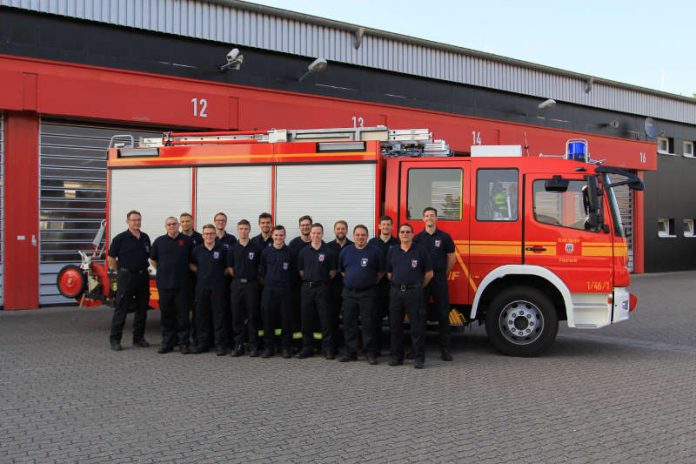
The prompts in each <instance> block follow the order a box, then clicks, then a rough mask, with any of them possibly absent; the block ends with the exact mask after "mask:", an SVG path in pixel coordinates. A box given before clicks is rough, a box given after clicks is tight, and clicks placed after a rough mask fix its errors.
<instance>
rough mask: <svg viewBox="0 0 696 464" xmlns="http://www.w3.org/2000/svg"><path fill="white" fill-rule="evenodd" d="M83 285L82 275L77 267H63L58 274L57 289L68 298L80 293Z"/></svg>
mask: <svg viewBox="0 0 696 464" xmlns="http://www.w3.org/2000/svg"><path fill="white" fill-rule="evenodd" d="M83 285H84V280H83V275H82V273H81V272H80V270H78V269H75V268H68V269H64V270H63V271H62V272H61V273H60V275H59V276H58V289H59V290H60V292H61V293H62V294H63V295H64V296H66V297H68V298H75V297H77V296H78V295H79V294H80V293H82V286H83Z"/></svg>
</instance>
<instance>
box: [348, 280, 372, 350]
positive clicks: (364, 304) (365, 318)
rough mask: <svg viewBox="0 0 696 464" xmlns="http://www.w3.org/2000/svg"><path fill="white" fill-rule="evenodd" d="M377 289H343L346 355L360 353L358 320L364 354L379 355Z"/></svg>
mask: <svg viewBox="0 0 696 464" xmlns="http://www.w3.org/2000/svg"><path fill="white" fill-rule="evenodd" d="M376 299H377V287H370V288H367V289H365V290H351V289H349V288H344V289H343V332H344V340H345V344H346V355H347V356H355V355H357V353H358V318H359V319H360V322H361V327H362V338H363V353H364V354H365V355H367V354H372V355H375V356H376V355H377V346H376V345H375V319H376V317H375V316H376V308H375V303H376Z"/></svg>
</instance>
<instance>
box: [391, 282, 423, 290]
mask: <svg viewBox="0 0 696 464" xmlns="http://www.w3.org/2000/svg"><path fill="white" fill-rule="evenodd" d="M422 286H423V285H422V284H415V285H398V284H392V287H394V288H395V289H397V290H399V291H400V292H405V291H408V290H413V289H414V288H421V287H422Z"/></svg>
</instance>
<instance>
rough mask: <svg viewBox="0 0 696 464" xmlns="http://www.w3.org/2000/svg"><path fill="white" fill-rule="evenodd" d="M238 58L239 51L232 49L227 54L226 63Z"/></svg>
mask: <svg viewBox="0 0 696 464" xmlns="http://www.w3.org/2000/svg"><path fill="white" fill-rule="evenodd" d="M238 56H239V49H238V48H233V49H232V50H230V52H229V53H228V54H227V62H228V63H233V62H234V61H235V60H236V59H237V57H238Z"/></svg>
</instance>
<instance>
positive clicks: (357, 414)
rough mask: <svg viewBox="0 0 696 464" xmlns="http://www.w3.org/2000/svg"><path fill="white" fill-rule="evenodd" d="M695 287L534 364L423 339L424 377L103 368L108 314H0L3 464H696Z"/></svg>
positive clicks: (110, 355)
mask: <svg viewBox="0 0 696 464" xmlns="http://www.w3.org/2000/svg"><path fill="white" fill-rule="evenodd" d="M695 282H696V273H693V272H688V273H674V274H661V275H645V276H639V277H637V278H635V279H634V290H635V292H636V293H637V294H638V297H639V309H638V312H637V313H636V314H635V317H634V318H633V319H632V320H631V321H629V322H627V323H623V324H619V325H617V326H614V327H609V328H606V329H603V330H599V331H577V330H569V329H567V328H562V329H561V333H560V335H559V338H558V340H557V342H556V344H555V345H554V346H553V347H552V349H551V350H550V352H549V353H547V355H545V356H544V357H542V358H538V359H516V358H508V357H504V356H500V355H497V354H496V353H494V352H493V350H492V348H491V347H490V345H489V344H488V342H487V340H486V338H485V334H484V332H483V331H482V330H481V329H480V328H475V329H472V330H470V331H468V332H467V333H466V334H464V335H463V336H459V337H457V339H456V341H455V350H454V355H455V360H454V362H452V363H444V362H442V361H440V360H439V359H436V354H437V348H436V346H434V345H433V344H432V341H431V343H430V346H429V351H428V355H429V356H430V357H429V358H428V360H427V365H426V369H425V370H423V371H417V370H415V369H413V368H412V366H411V365H406V366H403V367H398V368H392V367H389V366H387V365H386V362H384V361H383V362H382V363H381V364H380V365H379V366H369V365H368V364H367V363H366V362H360V363H350V364H349V365H344V364H340V363H338V362H335V361H325V360H323V359H318V358H313V359H309V360H302V361H300V360H295V359H293V360H282V359H280V358H274V359H271V360H261V359H251V358H246V357H245V358H241V359H233V358H231V357H225V358H218V357H216V356H214V355H213V354H207V355H200V356H182V355H180V354H179V353H171V354H167V355H164V356H162V355H158V354H157V353H156V347H153V348H149V349H142V348H138V349H136V348H131V347H130V343H128V342H129V341H130V340H129V337H124V341H125V342H126V343H125V345H126V349H125V350H124V351H122V352H120V353H115V352H112V351H110V350H109V349H108V326H109V321H110V315H111V314H110V311H109V310H108V309H105V308H104V309H88V310H87V309H83V310H80V309H75V308H51V309H41V310H39V311H24V312H7V311H5V312H0V462H2V463H5V462H32V461H34V462H41V463H43V462H54V461H55V462H85V463H87V462H105V461H115V462H187V463H191V462H245V463H246V462H302V463H307V462H339V461H340V462H365V461H371V462H426V461H427V462H454V461H457V462H479V463H501V462H520V463H527V462H528V463H538V462H547V463H564V462H569V463H611V462H622V463H641V462H644V463H663V462H674V463H694V462H696V381H695V379H696V301H695V300H696V298H694V293H695V292H694V291H693V289H694V283H695ZM151 314H152V313H151ZM150 320H151V323H150V324H149V328H148V334H147V336H148V338H149V340H150V341H152V342H155V341H158V335H157V330H158V324H157V322H156V320H157V314H156V313H155V314H152V315H151V317H150ZM126 334H127V335H130V328H129V327H128V328H127V332H126Z"/></svg>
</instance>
